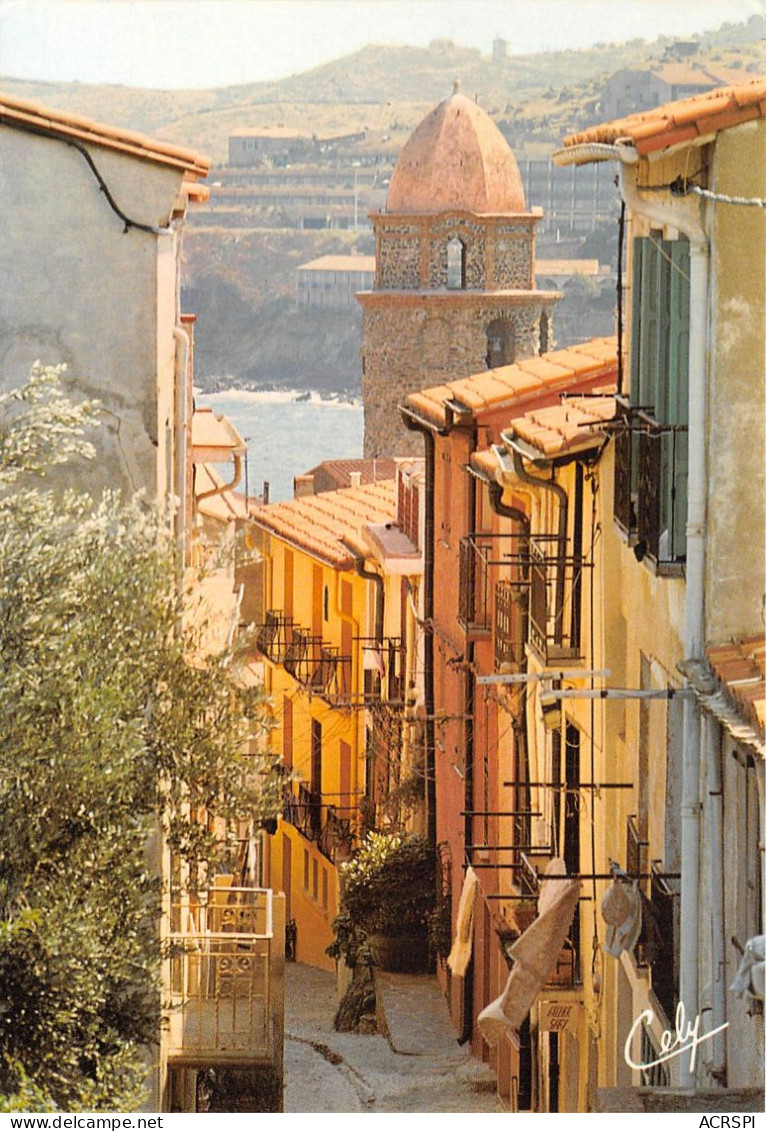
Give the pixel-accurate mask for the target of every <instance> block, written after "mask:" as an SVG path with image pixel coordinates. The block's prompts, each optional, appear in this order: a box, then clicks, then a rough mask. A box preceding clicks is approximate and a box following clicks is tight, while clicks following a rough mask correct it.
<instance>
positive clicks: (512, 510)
mask: <svg viewBox="0 0 766 1131" xmlns="http://www.w3.org/2000/svg"><path fill="white" fill-rule="evenodd" d="M487 486H488V487H489V504H490V506H491V507H492V510H493V511H494V512H495V514H499V515H501V516H502V518H510V519H513V521H514V522H518V523H519V525H520V526H521V527H522V529H523V531H524V537H525V538H529V530H530V522H529V515H527V514H525V513H524V511H522V510H519V508H518V507H509V506H508V505H507V504H506V503H504V502H503V485H502V483H498V482H497V480H496V479H490V480H489V481H488V483H487Z"/></svg>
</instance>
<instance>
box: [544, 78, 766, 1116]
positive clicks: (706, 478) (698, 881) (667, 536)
mask: <svg viewBox="0 0 766 1131" xmlns="http://www.w3.org/2000/svg"><path fill="white" fill-rule="evenodd" d="M765 93H766V85H765V84H764V82H763V81H762V80H756V81H753V82H750V83H743V84H741V85H738V86H735V87H727V88H723V89H718V90H714V91H712V92H710V93H706V94H701V95H697V96H695V97H693V98H689V99H686V100H684V101H682V102H677V103H670V104H668V105H664V106H661V107H659V108H658V109H657V110H655V111H651V112H648V113H645V114H638V115H634V116H632V117H628V118H625V119H622V120H619V121H616V122H610V123H607V124H605V125H601V126H596V127H593V128H592V129H589V130H586V131H584V132H583V133H581V134H577V135H574V136H573V137H570V138H567V139H566V142H565V148H564V150H562V151H560V152H559V153H558V154H557V155H556V159H557V160H559V161H562V162H582V161H592V160H605V161H613V162H614V163H615V164H616V166H617V169H618V173H619V181H620V189H621V193H622V195H623V199H624V200H625V202H626V205H627V209H628V213H629V219H630V228H629V232H630V239H629V268H630V275H629V277H630V297H629V302H628V304H627V305H628V308H629V310H630V319H629V326H628V336H627V362H626V365H625V366H624V370H625V371H624V376H623V383H622V386H621V395H620V396H619V397H618V402H617V403H618V409H617V414H616V418H615V421H614V422H613V424H612V425H610V426H609V427H610V428H611V430H612V432H613V437H614V438H613V443H612V444H611V445H610V447H611V448H612V449H613V457H612V458H613V460H614V478H613V497H612V509H613V522H612V523H611V524H607V525H606V526H605V527H604V536H605V544H604V553H607V551H608V553H609V557H610V559H611V564H609V563H607V569H606V572H605V579H606V585H607V588H606V590H605V593H604V602H605V606H606V610H607V616H608V617H609V618H610V619H611V627H609V628H608V630H607V632H606V637H605V641H606V643H605V651H604V663H605V666H606V667H607V668H609V669H610V670H611V672H612V677H611V679H612V680H613V681H614V683H615V684H617V682H618V680H619V682H621V683H624V685H625V686H626V687H627V688H632V689H635V691H634V694H635V703H630V702H629V703H628V705H627V706H626V708H625V718H624V721H623V720H622V719H620V718H618V719H615V720H614V721H612V722H611V723H610V721H609V718H608V715H607V716H606V721H605V724H604V725H605V727H606V731H605V742H606V744H607V746H608V748H609V749H610V750H611V751H613V756H614V759H615V764H616V765H618V766H619V765H622V766H625V767H626V769H627V770H628V772H629V773H630V772H631V771H632V773H633V774H634V775H635V777H634V779H633V780H635V781H636V782H637V784H638V796H637V798H636V799H635V800H636V809H635V810H634V811H633V812H632V813H631V814H629V817H630V822H631V823H630V824H629V825H628V836H627V840H626V848H625V852H626V859H628V860H630V861H631V863H630V865H629V867H628V871H629V872H631V873H633V872H636V873H637V874H640V875H641V876H643V874H644V873H645V871H647V870H648V871H650V872H651V876H650V879H649V880H648V881H647V880H644V879H641V880H640V883H641V884H642V885H643V884H645V885H646V886H645V887H642V906H643V907H644V908H645V907H646V906H647V905H646V903H645V902H644V898H645V899H647V900H648V901H649V905H650V906H651V904H652V902H653V901H655V900H656V904H657V915H656V917H655V918H656V920H657V922H658V923H659V928H660V929H659V939H660V944H661V946H662V948H663V950H662V951H660V954H661V961H659V962H657V963H656V968H655V967H654V966H653V964H652V957H651V956H652V954H654V955H655V959H656V956H657V953H658V952H657V949H656V947H657V939H656V938H655V939H654V941H653V940H652V939H651V927H652V924H653V922H654V919H653V918H652V917H651V916H649V917H648V922H647V921H646V920H645V922H646V926H645V929H644V931H643V933H642V936H641V938H640V940H639V944H637V947H636V948H635V949H633V950H632V951H631V952H629V951H623V952H622V954H621V955H620V958H619V961H618V962H614V961H612V960H611V959H610V960H609V965H608V967H607V969H606V971H605V973H606V978H605V979H604V982H603V990H602V1005H601V1010H602V1018H603V1022H604V1028H603V1029H602V1033H603V1034H604V1035H605V1036H606V1039H607V1042H609V1041H612V1042H613V1044H612V1048H611V1050H610V1049H607V1054H606V1057H605V1059H604V1060H603V1062H601V1063H600V1065H599V1072H598V1084H599V1085H600V1086H602V1087H605V1088H609V1087H618V1088H619V1087H621V1086H623V1085H626V1086H630V1085H633V1086H634V1087H635V1086H638V1085H643V1086H644V1087H648V1088H650V1089H653V1088H657V1087H658V1086H663V1085H668V1086H670V1091H669V1092H666V1093H657V1094H656V1095H655V1096H654V1097H653V1098H652V1099H651V1100H647V1101H646V1102H647V1103H651V1104H652V1109H653V1110H656V1109H657V1106H658V1105H660V1106H666V1107H667V1108H668V1109H674V1110H677V1109H678V1105H679V1104H681V1103H687V1104H688V1103H693V1104H696V1105H697V1106H695V1107H692V1108H691V1110H710V1107H711V1104H712V1103H713V1102H717V1103H719V1105H721V1104H723V1105H725V1106H724V1108H723V1109H724V1110H727V1111H728V1110H732V1108H731V1105H732V1104H734V1103H740V1104H742V1103H745V1104H747V1103H748V1102H750V1103H753V1104H755V1105H756V1107H757V1109H758V1110H760V1106H762V1103H763V1098H762V1097H763V1080H764V1077H763V1024H762V1008H763V1006H762V1000H763V966H762V965H760V966H759V965H758V962H759V958H758V948H759V946H761V947H762V941H761V942H760V943H759V942H758V940H759V938H760V937H761V936H762V935H763V892H764V864H763V849H762V844H763V810H764V730H763V722H764V719H763V702H764V684H763V668H764V664H763V647H764V645H763V620H762V611H763V606H762V601H763V591H764V560H763V543H764V513H765V511H764V469H763V466H762V461H761V460H756V461H755V462H752V461H750V460H748V459H747V458H745V459H742V458H741V454H742V453H749V452H762V451H763V447H764V425H763V421H764V411H763V409H764V387H765V385H766V381H765V380H764V378H765V377H766V373H765V372H764V367H765V364H766V363H765V360H764V359H765V358H766V349H765V348H764V347H765V342H764V317H763V314H764V309H765V307H766V280H765V278H764V271H763V255H762V250H763V247H764V243H765V242H766V241H765V237H766V217H765V216H764V210H763V200H764V198H765V197H766V180H765V177H764V169H766V161H765V160H764V158H765V157H766V123H765V122H764V118H763V104H764V94H765ZM753 249H759V251H760V252H761V254H755V255H754V254H753ZM740 680H741V682H739V681H740ZM669 689H677V691H678V692H679V694H678V696H677V699H681V700H682V708H681V710H679V709H678V708H677V706H676V703H677V699H676V700H672V701H668V700H667V699H666V698H663V697H662V696H663V693H665V694H666V693H667V691H668V690H669ZM652 694H657V695H658V696H659V699H658V701H657V702H655V701H654V700H653V698H652V697H651V696H652ZM601 710H606V708H602V707H599V711H601ZM756 811H757V812H758V814H759V815H758V817H756V815H755V814H756ZM759 837H760V840H759ZM620 863H621V864H622V865H623V866H624V865H625V859H623V860H620ZM668 873H670V874H680V875H679V879H678V880H677V881H675V880H670V879H668V876H667V874H668ZM663 906H664V911H663V910H662V907H663ZM754 940H755V941H754ZM652 947H654V950H652ZM744 955H746V956H749V957H750V959H752V961H753V964H752V966H751V969H750V970H748V971H747V972H743V974H742V976H741V977H740V978H737V971H738V967H739V966H740V963H741V961H742V959H743V956H744ZM604 961H605V962H606V961H607V960H606V959H605V960H604ZM760 961H761V962H762V950H761V957H760ZM647 965H648V966H649V967H650V970H649V971H647ZM647 992H648V997H647ZM647 1002H648V1005H649V1007H650V1008H651V1009H652V1017H651V1018H649V1019H648V1022H647V1023H645V1024H642V1023H641V1020H637V1019H640V1018H641V1014H642V1010H643V1009H644V1008H645V1007H646V1004H647ZM679 1002H683V1005H684V1009H685V1012H686V1016H687V1018H689V1019H690V1023H691V1024H694V1019H695V1018H700V1032H701V1033H706V1034H712V1033H713V1032H715V1036H714V1037H712V1038H711V1039H709V1040H705V1042H704V1044H701V1045H700V1046H699V1048H698V1051H697V1056H696V1058H691V1057H690V1056H689V1055H683V1056H678V1057H675V1058H672V1059H670V1058H665V1057H663V1056H662V1055H661V1051H662V1049H663V1047H664V1046H663V1045H662V1043H661V1041H662V1037H661V1032H662V1030H663V1029H668V1028H671V1027H672V1025H673V1019H674V1012H675V1008H676V1006H677V1005H678V1003H679ZM631 1025H632V1026H633V1027H634V1029H637V1032H636V1036H635V1041H634V1045H633V1048H634V1053H633V1060H634V1062H635V1063H637V1064H639V1065H646V1066H647V1067H644V1068H641V1067H639V1068H631V1067H630V1066H628V1065H626V1063H625V1058H624V1057H623V1055H622V1049H623V1047H624V1038H626V1037H627V1036H628V1034H629V1032H630V1027H631ZM610 1032H611V1033H612V1036H611V1037H610V1036H609V1033H610ZM692 1059H694V1063H693V1064H692V1063H691V1060H692ZM652 1062H655V1063H654V1064H652ZM679 1088H680V1091H679ZM689 1090H691V1093H692V1096H695V1095H696V1099H694V1098H693V1099H692V1100H689V1099H688V1095H689ZM663 1095H664V1098H662V1097H663ZM684 1097H685V1098H684ZM748 1097H749V1100H748ZM606 1100H607V1101H608V1097H606ZM615 1102H616V1103H618V1104H624V1103H625V1102H626V1100H625V1093H624V1092H622V1093H620V1095H619V1098H618V1099H617V1100H616V1101H615ZM636 1102H638V1103H640V1102H642V1101H640V1099H637V1100H636ZM758 1105H760V1106H758ZM619 1110H626V1109H625V1107H624V1106H620V1107H619ZM746 1110H747V1108H746Z"/></svg>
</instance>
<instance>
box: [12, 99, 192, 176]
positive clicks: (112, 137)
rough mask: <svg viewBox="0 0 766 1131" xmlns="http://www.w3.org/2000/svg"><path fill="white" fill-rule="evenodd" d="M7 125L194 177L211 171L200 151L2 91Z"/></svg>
mask: <svg viewBox="0 0 766 1131" xmlns="http://www.w3.org/2000/svg"><path fill="white" fill-rule="evenodd" d="M3 123H6V124H8V125H12V126H17V127H19V128H21V129H28V130H29V131H30V132H35V131H40V130H50V131H53V132H55V133H57V134H62V135H64V136H65V137H71V138H75V139H76V140H78V141H82V142H85V143H88V144H90V145H98V146H101V147H103V148H105V149H114V150H117V151H119V152H122V153H127V154H129V155H130V156H132V157H139V158H143V159H144V160H146V161H154V162H156V163H157V164H160V165H170V166H171V167H173V168H176V169H181V170H183V171H184V172H186V173H188V174H190V175H192V176H202V177H204V176H207V173H208V172H209V170H210V160H209V158H207V157H204V156H203V155H202V154H201V153H198V152H197V151H196V150H193V149H185V148H183V147H181V146H179V145H170V144H169V143H168V142H165V141H158V140H157V139H156V138H151V137H147V136H146V135H145V134H140V133H136V131H135V130H126V129H122V128H121V127H119V126H108V125H104V123H102V122H94V121H92V120H91V119H90V118H83V117H80V116H79V115H77V114H66V113H64V112H63V111H61V110H53V109H52V108H51V107H49V106H43V105H41V104H40V103H39V102H30V101H29V100H28V99H26V98H12V97H11V96H10V95H8V94H3V93H2V92H0V124H3Z"/></svg>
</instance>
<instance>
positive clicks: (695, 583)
mask: <svg viewBox="0 0 766 1131" xmlns="http://www.w3.org/2000/svg"><path fill="white" fill-rule="evenodd" d="M638 159H639V158H638V154H637V153H636V150H635V148H634V146H633V143H632V141H629V140H627V139H626V140H618V141H617V142H616V143H615V144H614V145H592V146H582V147H575V146H573V147H572V149H571V150H569V151H567V150H564V151H559V152H558V153H557V154H555V155H554V160H556V161H557V164H566V163H570V162H571V163H578V162H580V161H582V160H617V161H619V186H620V193H621V195H622V198H623V200H624V201H625V203H626V205H627V206H628V208H629V209H630V210H631V211H632V212H635V213H636V214H637V215H639V216H643V217H645V218H646V219H647V220H649V221H651V222H653V223H655V224H657V225H660V226H664V225H666V224H667V225H668V226H670V227H673V228H676V229H677V230H678V231H679V232H681V234H682V235H684V236H685V237H686V238H687V239H688V241H689V253H690V255H689V260H690V262H689V268H690V270H689V276H690V278H689V319H690V322H689V433H688V435H689V482H688V511H687V525H686V601H685V609H684V653H685V655H684V664H687V663H689V662H690V661H691V662H694V661H701V660H702V659H703V648H704V584H705V579H704V567H705V522H706V487H707V461H706V432H707V404H706V393H707V337H708V318H709V310H708V275H709V247H708V238H707V234H706V232H705V229H704V227H703V226H702V224H701V223H700V222H699V221H698V220H697V219H696V217H695V216H693V215H692V214H691V213H690V212H689V211H687V209H686V207H685V206H684V204H683V203H682V202H681V201H673V202H672V203H667V202H662V201H657V200H655V199H648V198H646V197H644V196H642V195H641V193H640V191H639V188H638V186H637V184H636V174H637V165H638ZM699 830H700V716H699V710H698V708H697V704H696V701H695V700H694V699H693V698H692V697H690V698H688V699H687V698H685V699H684V722H683V758H682V767H681V946H680V987H679V997H680V1000H681V1001H683V1003H684V1008H685V1010H686V1016H687V1017H688V1018H694V1017H696V1016H697V1014H698V1012H699V995H698V980H697V963H698V955H699V947H698V932H699V857H700V850H699ZM690 1055H691V1054H689V1055H686V1054H685V1055H683V1056H681V1057H680V1058H679V1061H680V1063H679V1071H680V1083H681V1085H682V1086H684V1087H693V1086H694V1077H693V1075H692V1073H691V1071H690V1068H689V1062H690Z"/></svg>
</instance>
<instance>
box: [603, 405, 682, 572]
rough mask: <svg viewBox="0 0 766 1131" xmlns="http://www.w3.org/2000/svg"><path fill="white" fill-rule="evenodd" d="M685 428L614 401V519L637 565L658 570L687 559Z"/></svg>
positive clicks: (645, 410)
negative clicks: (647, 561) (626, 537)
mask: <svg viewBox="0 0 766 1131" xmlns="http://www.w3.org/2000/svg"><path fill="white" fill-rule="evenodd" d="M687 479H688V428H687V427H686V425H681V424H663V423H661V422H659V421H657V420H656V419H655V417H654V415H653V413H652V411H651V410H649V409H642V408H635V407H631V405H630V404H629V403H628V401H626V400H625V399H624V398H618V400H617V420H616V423H615V481H614V517H615V519H616V520H617V523H618V525H619V526H620V527H621V528H622V529H623V531H624V532H625V533H626V534H628V535H630V536H631V539H632V540H634V542H635V553H636V556H637V557H638V559H639V560H641V559H642V558H643V557H648V558H649V559H650V560H651V561H653V562H654V563H655V564H656V565H657V566H659V567H662V566H667V565H670V564H671V563H675V562H683V561H684V560H685V557H686V509H687Z"/></svg>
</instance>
